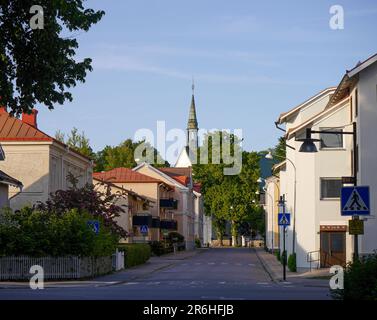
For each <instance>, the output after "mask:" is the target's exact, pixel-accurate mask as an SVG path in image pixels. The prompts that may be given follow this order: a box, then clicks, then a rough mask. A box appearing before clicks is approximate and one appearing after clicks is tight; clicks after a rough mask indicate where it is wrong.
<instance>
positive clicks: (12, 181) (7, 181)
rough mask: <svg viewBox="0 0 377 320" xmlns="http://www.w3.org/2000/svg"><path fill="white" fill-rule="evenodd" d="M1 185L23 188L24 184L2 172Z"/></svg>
mask: <svg viewBox="0 0 377 320" xmlns="http://www.w3.org/2000/svg"><path fill="white" fill-rule="evenodd" d="M0 183H2V184H8V185H11V186H13V187H17V188H22V187H23V185H22V182H21V181H18V180H17V179H15V178H12V177H11V176H9V175H7V174H6V173H5V172H4V171H1V170H0Z"/></svg>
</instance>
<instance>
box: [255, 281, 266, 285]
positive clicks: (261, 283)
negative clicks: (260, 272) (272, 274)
mask: <svg viewBox="0 0 377 320" xmlns="http://www.w3.org/2000/svg"><path fill="white" fill-rule="evenodd" d="M257 284H260V285H268V282H257Z"/></svg>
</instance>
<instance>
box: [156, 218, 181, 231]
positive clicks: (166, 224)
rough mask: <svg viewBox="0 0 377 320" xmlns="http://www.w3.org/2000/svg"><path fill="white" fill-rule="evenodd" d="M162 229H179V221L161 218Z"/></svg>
mask: <svg viewBox="0 0 377 320" xmlns="http://www.w3.org/2000/svg"><path fill="white" fill-rule="evenodd" d="M160 229H165V230H177V229H178V224H177V221H176V220H161V221H160Z"/></svg>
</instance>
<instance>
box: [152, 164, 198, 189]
mask: <svg viewBox="0 0 377 320" xmlns="http://www.w3.org/2000/svg"><path fill="white" fill-rule="evenodd" d="M158 170H160V171H162V172H163V173H165V174H167V175H168V176H169V177H171V178H173V179H174V180H175V181H177V182H179V183H180V184H183V185H184V186H187V185H188V184H189V183H190V177H191V168H179V167H175V168H158Z"/></svg>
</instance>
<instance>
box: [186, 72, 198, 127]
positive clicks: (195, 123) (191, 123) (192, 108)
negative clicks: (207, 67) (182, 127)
mask: <svg viewBox="0 0 377 320" xmlns="http://www.w3.org/2000/svg"><path fill="white" fill-rule="evenodd" d="M194 90H195V84H194V79H193V80H192V97H191V105H190V113H189V118H188V122H187V129H188V130H190V129H195V130H198V120H197V119H196V109H195V97H194Z"/></svg>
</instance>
